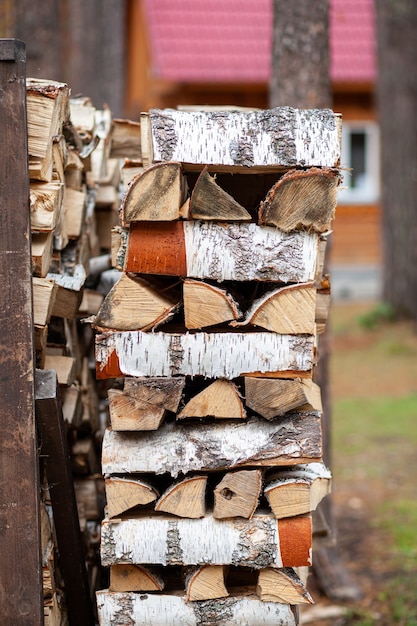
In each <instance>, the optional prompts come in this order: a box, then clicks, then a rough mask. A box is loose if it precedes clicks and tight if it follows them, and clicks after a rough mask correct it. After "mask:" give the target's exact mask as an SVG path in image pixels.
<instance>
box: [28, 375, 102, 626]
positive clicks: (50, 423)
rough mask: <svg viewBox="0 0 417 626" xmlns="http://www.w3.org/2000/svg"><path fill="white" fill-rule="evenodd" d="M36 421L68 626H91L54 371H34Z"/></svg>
mask: <svg viewBox="0 0 417 626" xmlns="http://www.w3.org/2000/svg"><path fill="white" fill-rule="evenodd" d="M35 400H36V419H37V423H38V429H39V439H40V452H41V454H42V457H43V459H44V464H45V469H46V476H47V479H48V484H49V493H50V496H51V504H52V511H53V514H54V524H55V530H56V536H57V543H58V552H59V557H60V564H61V568H62V573H63V577H64V582H65V595H66V602H67V607H68V616H69V621H70V624H71V626H93V625H94V614H93V607H92V602H91V597H90V592H89V588H88V579H87V570H86V567H85V554H84V548H83V545H82V537H81V532H80V522H79V519H78V511H77V503H76V499H75V491H74V483H73V480H72V474H71V466H70V455H69V451H68V445H67V439H66V433H65V428H64V420H63V416H62V408H61V400H60V396H59V389H58V380H57V375H56V372H55V371H54V370H37V371H36V385H35Z"/></svg>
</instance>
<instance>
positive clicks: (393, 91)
mask: <svg viewBox="0 0 417 626" xmlns="http://www.w3.org/2000/svg"><path fill="white" fill-rule="evenodd" d="M376 8H377V25H378V28H377V32H378V65H379V71H378V85H377V90H378V92H377V95H378V114H379V121H380V129H381V146H382V155H381V184H382V197H381V201H382V234H383V297H384V300H385V301H386V302H387V303H389V304H390V305H391V306H392V307H393V308H394V309H395V311H396V312H397V313H399V314H400V315H405V316H407V317H411V318H413V319H417V314H416V311H417V273H416V270H415V268H416V266H417V245H416V235H417V212H416V196H417V174H416V172H417V143H416V133H417V119H416V115H415V108H416V103H417V74H416V71H415V33H416V29H417V3H416V2H414V1H413V0H404V1H403V2H397V1H394V0H377V2H376Z"/></svg>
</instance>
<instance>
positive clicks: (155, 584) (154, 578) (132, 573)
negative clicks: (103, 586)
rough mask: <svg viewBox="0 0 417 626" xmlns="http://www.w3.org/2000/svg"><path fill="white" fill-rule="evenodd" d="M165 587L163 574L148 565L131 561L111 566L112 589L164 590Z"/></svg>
mask: <svg viewBox="0 0 417 626" xmlns="http://www.w3.org/2000/svg"><path fill="white" fill-rule="evenodd" d="M164 587H165V583H164V581H163V579H162V578H161V576H159V575H158V574H157V573H156V572H154V571H153V570H151V569H149V568H147V567H142V566H141V565H132V564H130V563H119V564H117V565H112V566H111V567H110V587H109V589H110V591H117V592H123V591H162V590H163V588H164Z"/></svg>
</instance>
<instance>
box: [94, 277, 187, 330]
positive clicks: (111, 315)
mask: <svg viewBox="0 0 417 626" xmlns="http://www.w3.org/2000/svg"><path fill="white" fill-rule="evenodd" d="M158 286H159V284H158V283H155V282H154V283H150V282H148V281H147V280H144V279H143V278H140V277H139V276H132V275H128V274H124V273H122V274H121V276H120V278H119V280H118V281H117V283H115V285H114V286H113V287H112V288H111V289H110V291H109V293H108V294H107V296H106V297H105V299H104V301H103V304H102V305H101V307H100V309H99V311H98V313H97V315H96V316H95V318H94V319H93V320H92V323H93V326H94V327H95V328H99V329H103V328H110V329H114V330H152V329H154V328H156V327H157V326H159V325H161V324H164V323H165V322H167V321H168V320H170V319H171V318H172V317H173V315H174V314H175V312H176V311H177V310H178V308H179V306H180V302H181V295H180V293H179V291H177V292H176V291H175V290H173V289H170V290H168V291H165V290H164V291H162V290H161V289H158ZM163 287H164V288H166V285H165V284H164V285H163ZM168 287H169V285H168Z"/></svg>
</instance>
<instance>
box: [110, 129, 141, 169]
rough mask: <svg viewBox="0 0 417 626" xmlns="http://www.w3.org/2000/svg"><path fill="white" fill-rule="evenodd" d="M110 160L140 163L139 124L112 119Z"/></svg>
mask: <svg viewBox="0 0 417 626" xmlns="http://www.w3.org/2000/svg"><path fill="white" fill-rule="evenodd" d="M110 140H111V147H110V155H109V156H110V158H111V159H137V160H138V161H141V158H142V152H141V145H140V144H141V142H140V123H139V122H134V121H132V120H123V119H113V120H112V127H111V134H110Z"/></svg>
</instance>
